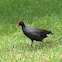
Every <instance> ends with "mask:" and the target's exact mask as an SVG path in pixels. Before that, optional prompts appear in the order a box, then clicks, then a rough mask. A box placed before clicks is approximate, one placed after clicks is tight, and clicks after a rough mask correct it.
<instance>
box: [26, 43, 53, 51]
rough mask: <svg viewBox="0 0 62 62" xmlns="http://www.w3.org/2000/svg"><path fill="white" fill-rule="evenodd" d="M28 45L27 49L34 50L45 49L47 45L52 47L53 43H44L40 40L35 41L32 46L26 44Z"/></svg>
mask: <svg viewBox="0 0 62 62" xmlns="http://www.w3.org/2000/svg"><path fill="white" fill-rule="evenodd" d="M26 47H28V49H27V50H34V51H37V50H40V49H43V48H44V47H45V48H47V47H50V48H51V47H52V45H51V43H50V44H46V43H42V42H38V43H34V44H33V45H32V46H31V45H29V44H28V45H26Z"/></svg>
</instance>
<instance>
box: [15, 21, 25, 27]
mask: <svg viewBox="0 0 62 62" xmlns="http://www.w3.org/2000/svg"><path fill="white" fill-rule="evenodd" d="M19 25H20V26H22V27H25V24H24V23H23V22H22V21H19V22H18V24H17V25H16V26H19Z"/></svg>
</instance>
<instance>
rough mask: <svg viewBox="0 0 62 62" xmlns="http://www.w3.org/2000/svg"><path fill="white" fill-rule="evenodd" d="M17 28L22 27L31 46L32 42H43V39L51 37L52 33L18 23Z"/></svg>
mask: <svg viewBox="0 0 62 62" xmlns="http://www.w3.org/2000/svg"><path fill="white" fill-rule="evenodd" d="M17 26H21V27H22V31H23V33H24V34H25V35H26V36H27V37H28V38H30V39H31V41H32V43H31V46H32V44H33V40H36V41H42V42H44V41H43V39H44V38H46V37H48V34H49V35H51V34H52V32H51V31H50V30H44V29H40V28H32V27H26V26H25V24H24V22H22V21H19V22H18V24H17V25H16V27H17Z"/></svg>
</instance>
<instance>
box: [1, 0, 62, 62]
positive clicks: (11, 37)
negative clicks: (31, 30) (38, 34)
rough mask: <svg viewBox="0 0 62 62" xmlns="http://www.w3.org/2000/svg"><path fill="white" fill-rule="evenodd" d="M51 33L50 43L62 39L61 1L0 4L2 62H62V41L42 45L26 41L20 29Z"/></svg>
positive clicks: (7, 0) (8, 0)
mask: <svg viewBox="0 0 62 62" xmlns="http://www.w3.org/2000/svg"><path fill="white" fill-rule="evenodd" d="M18 21H23V22H24V23H25V24H26V26H27V27H36V28H42V29H46V30H51V31H52V32H53V33H54V35H51V36H49V37H47V38H45V39H44V41H45V42H48V41H49V42H50V41H52V40H54V39H60V38H62V0H17V1H16V0H0V62H61V61H62V59H61V58H62V57H61V56H62V39H61V40H58V41H55V42H50V43H49V44H45V43H44V44H43V43H42V42H36V41H34V42H33V46H32V47H31V46H30V44H31V40H30V39H29V38H27V37H26V36H25V35H24V34H23V32H22V29H21V27H20V26H19V27H16V25H17V23H18Z"/></svg>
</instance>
